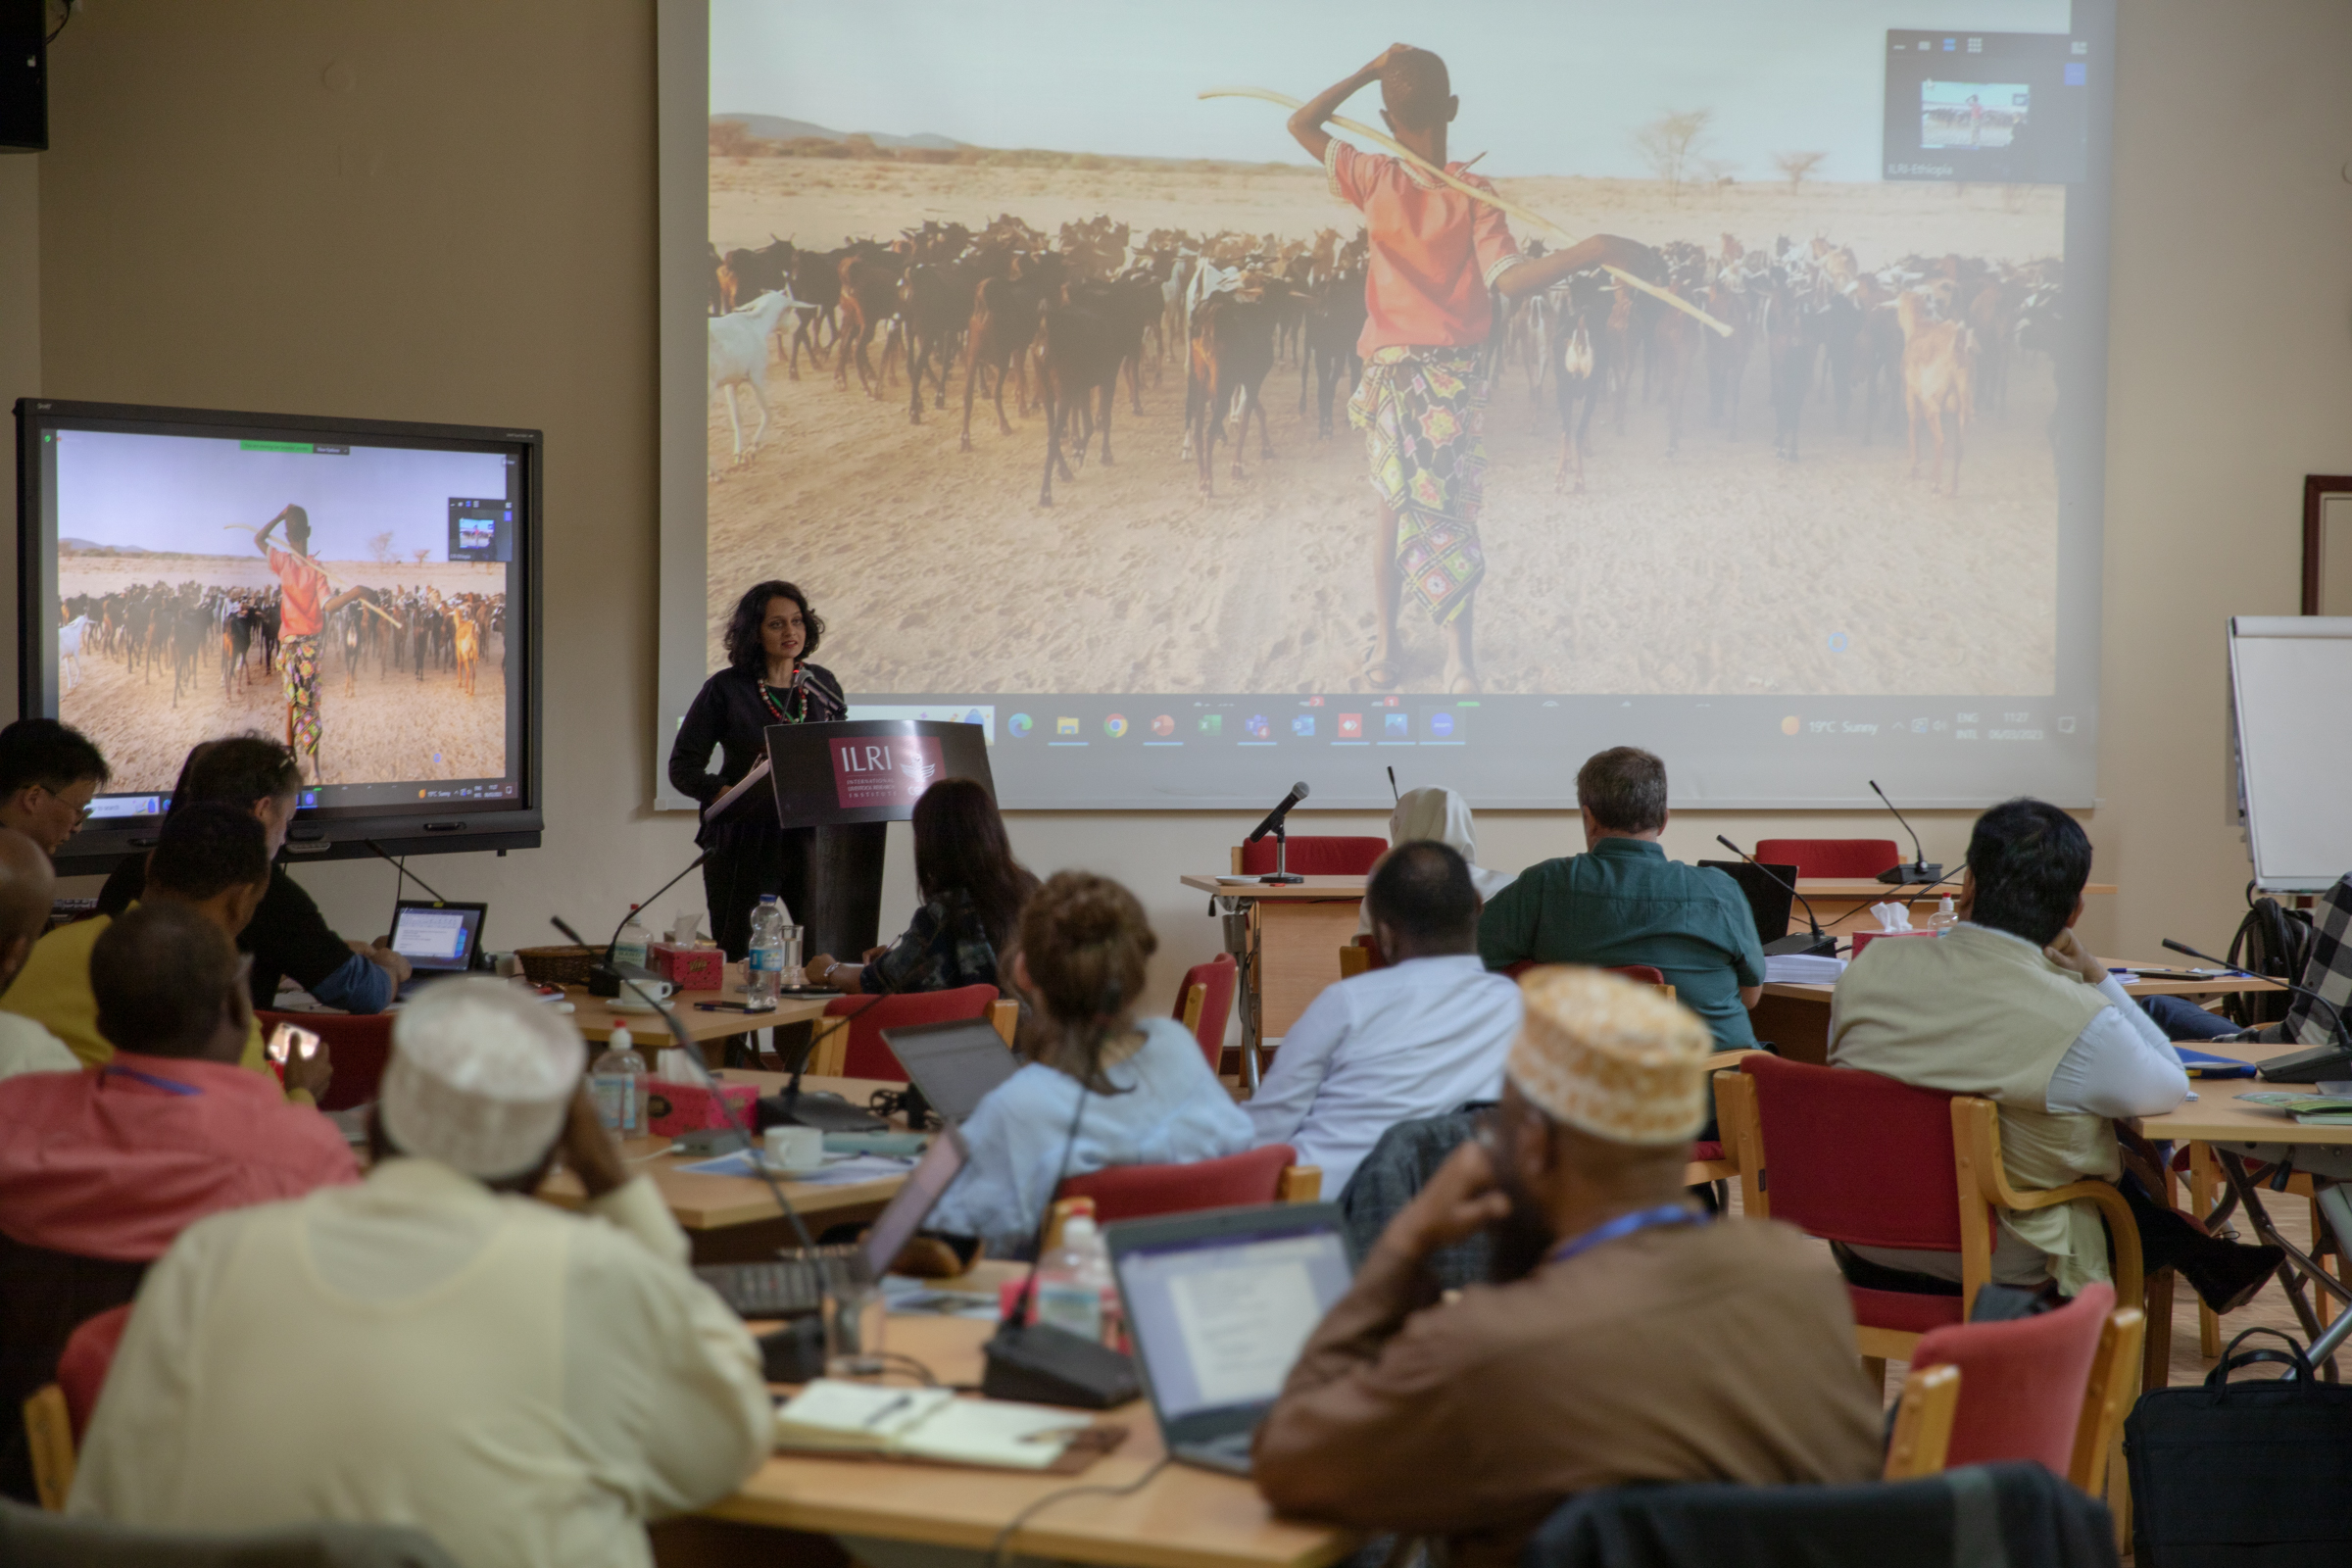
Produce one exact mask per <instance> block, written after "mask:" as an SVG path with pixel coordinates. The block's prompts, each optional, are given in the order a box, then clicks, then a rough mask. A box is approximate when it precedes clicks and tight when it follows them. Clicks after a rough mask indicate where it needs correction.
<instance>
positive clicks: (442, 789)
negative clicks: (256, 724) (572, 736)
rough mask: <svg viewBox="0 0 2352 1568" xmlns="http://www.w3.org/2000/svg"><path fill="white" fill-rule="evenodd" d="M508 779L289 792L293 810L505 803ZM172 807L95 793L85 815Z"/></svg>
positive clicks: (108, 816)
mask: <svg viewBox="0 0 2352 1568" xmlns="http://www.w3.org/2000/svg"><path fill="white" fill-rule="evenodd" d="M521 793H522V791H521V787H520V786H519V785H518V784H516V783H515V780H513V779H503V778H452V779H432V780H428V781H423V782H419V781H417V780H411V781H409V782H407V783H405V784H326V785H316V786H314V785H305V786H304V787H303V790H302V793H301V794H300V795H299V796H297V797H296V798H295V803H294V805H295V809H296V810H297V811H341V810H358V809H367V808H369V807H385V806H417V805H418V804H423V805H427V806H430V805H435V804H438V803H442V802H449V801H456V802H461V803H465V804H469V805H511V804H514V803H515V802H516V801H518V800H519V799H520V797H521ZM170 809H172V796H171V794H170V792H168V791H167V792H165V793H162V794H152V795H101V796H99V797H98V798H97V799H96V800H93V801H92V802H90V820H91V821H92V822H97V823H103V822H107V821H113V820H117V819H133V820H135V819H138V818H142V817H156V816H162V815H163V814H164V813H165V812H166V811H168V810H170Z"/></svg>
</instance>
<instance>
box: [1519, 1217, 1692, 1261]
mask: <svg viewBox="0 0 2352 1568" xmlns="http://www.w3.org/2000/svg"><path fill="white" fill-rule="evenodd" d="M1706 1222H1707V1216H1706V1215H1704V1214H1702V1213H1700V1212H1699V1211H1698V1210H1696V1209H1694V1208H1690V1207H1687V1206H1686V1205H1684V1204H1682V1203H1660V1204H1659V1205H1658V1206H1657V1207H1655V1208H1638V1209H1635V1210H1634V1211H1633V1212H1632V1213H1631V1214H1620V1215H1618V1216H1617V1217H1616V1218H1615V1219H1613V1220H1610V1221H1609V1222H1608V1223H1607V1224H1606V1225H1595V1226H1594V1227H1593V1229H1591V1230H1589V1231H1587V1232H1585V1233H1584V1234H1583V1235H1582V1236H1571V1237H1569V1238H1568V1240H1566V1241H1564V1242H1562V1243H1561V1244H1560V1245H1559V1246H1557V1247H1555V1248H1553V1249H1552V1250H1551V1252H1550V1254H1549V1255H1548V1256H1546V1257H1545V1258H1544V1261H1545V1262H1546V1263H1565V1262H1567V1261H1568V1260H1569V1259H1570V1258H1572V1257H1576V1256H1578V1255H1580V1254H1582V1253H1585V1252H1589V1251H1591V1250H1593V1248H1595V1247H1598V1246H1600V1245H1602V1244H1603V1243H1605V1242H1614V1241H1619V1240H1622V1239H1623V1238H1625V1237H1628V1236H1631V1235H1633V1234H1634V1232H1636V1231H1645V1230H1648V1229H1649V1228H1650V1227H1651V1226H1653V1225H1704V1224H1705V1223H1706Z"/></svg>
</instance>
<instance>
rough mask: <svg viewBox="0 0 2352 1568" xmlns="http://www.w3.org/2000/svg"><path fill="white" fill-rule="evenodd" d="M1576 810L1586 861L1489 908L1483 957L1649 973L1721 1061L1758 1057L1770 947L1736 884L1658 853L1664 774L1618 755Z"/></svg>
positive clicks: (1589, 774) (1533, 876) (1531, 877)
mask: <svg viewBox="0 0 2352 1568" xmlns="http://www.w3.org/2000/svg"><path fill="white" fill-rule="evenodd" d="M1576 804H1577V806H1578V808H1579V809H1581V810H1582V811H1583V812H1584V818H1585V853H1584V854H1583V855H1572V856H1568V857H1566V858H1562V859H1556V860H1545V861H1544V862H1542V863H1541V864H1538V865H1531V866H1529V867H1528V868H1527V869H1526V870H1524V871H1522V872H1520V873H1519V877H1518V880H1516V881H1514V882H1513V883H1512V884H1511V885H1510V886H1509V887H1507V888H1504V889H1503V890H1502V891H1501V892H1500V893H1497V894H1495V897H1494V898H1493V899H1491V900H1490V901H1488V904H1487V907H1486V912H1485V913H1484V914H1483V915H1481V916H1480V917H1479V922H1478V956H1480V957H1482V958H1484V959H1485V960H1486V963H1487V967H1488V968H1490V969H1499V968H1501V967H1502V966H1503V965H1505V964H1508V963H1516V962H1517V961H1519V960H1520V959H1522V958H1533V959H1535V960H1536V961H1537V962H1538V963H1587V964H1592V965H1593V966H1594V967H1595V968H1602V969H1611V968H1616V967H1618V966H1619V965H1622V964H1629V963H1646V964H1649V965H1651V966H1652V967H1653V968H1656V969H1657V970H1659V971H1660V972H1661V973H1663V974H1664V975H1665V976H1666V982H1667V984H1669V985H1671V986H1673V987H1674V997H1675V1000H1676V1001H1677V1002H1680V1003H1681V1004H1682V1005H1684V1006H1686V1007H1689V1008H1690V1009H1691V1011H1692V1012H1695V1013H1697V1014H1698V1015H1699V1016H1700V1017H1701V1018H1704V1019H1705V1020H1706V1022H1707V1027H1708V1028H1709V1029H1710V1030H1712V1031H1713V1033H1714V1036H1715V1049H1716V1050H1717V1051H1738V1050H1740V1049H1742V1048H1745V1047H1750V1046H1753V1045H1754V1044H1755V1043H1756V1032H1755V1030H1754V1029H1753V1028H1752V1027H1750V1026H1749V1024H1748V1020H1747V1010H1748V1009H1749V1008H1750V1007H1753V1006H1754V1005H1756V1002H1757V1000H1758V999H1759V998H1761V997H1762V996H1763V995H1764V945H1763V943H1762V942H1761V941H1760V940H1759V939H1758V938H1757V936H1756V921H1755V916H1754V915H1753V914H1752V913H1750V912H1749V910H1748V907H1747V900H1746V898H1745V897H1744V896H1743V895H1742V894H1741V893H1740V885H1739V884H1738V883H1736V882H1734V881H1733V880H1732V879H1731V878H1730V877H1728V876H1726V875H1724V874H1723V873H1722V872H1721V871H1715V870H1709V869H1706V868H1703V867H1700V866H1693V865H1685V864H1684V863H1683V862H1682V861H1680V860H1669V859H1668V858H1666V852H1665V851H1664V850H1663V849H1661V848H1659V846H1658V835H1659V834H1660V833H1662V832H1664V831H1665V829H1666V816H1667V811H1666V764H1665V763H1664V762H1661V761H1659V760H1657V759H1656V758H1655V757H1653V756H1651V755H1650V754H1649V753H1647V752H1644V751H1642V750H1640V749H1638V748H1636V747H1632V746H1615V747H1611V748H1610V749H1609V750H1607V751H1605V752H1601V753H1598V754H1597V755H1595V756H1594V757H1593V758H1592V759H1591V760H1588V761H1587V762H1586V763H1585V765H1584V766H1583V767H1582V768H1580V769H1578V770H1577V775H1576Z"/></svg>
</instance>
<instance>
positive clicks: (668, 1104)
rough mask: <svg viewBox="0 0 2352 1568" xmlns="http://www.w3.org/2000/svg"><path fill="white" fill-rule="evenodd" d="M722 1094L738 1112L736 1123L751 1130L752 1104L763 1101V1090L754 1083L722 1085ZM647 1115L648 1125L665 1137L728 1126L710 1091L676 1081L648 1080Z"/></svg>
mask: <svg viewBox="0 0 2352 1568" xmlns="http://www.w3.org/2000/svg"><path fill="white" fill-rule="evenodd" d="M719 1091H720V1093H722V1094H724V1095H725V1096H726V1097H727V1107H728V1108H729V1109H730V1110H732V1111H734V1113H735V1120H736V1121H737V1122H739V1123H741V1124H742V1125H743V1126H745V1127H749V1126H750V1125H751V1124H752V1102H753V1101H755V1100H758V1099H759V1098H760V1091H759V1090H757V1089H754V1088H753V1087H752V1086H751V1085H750V1084H721V1085H719ZM645 1113H646V1114H645V1119H646V1125H647V1126H648V1127H650V1128H652V1129H653V1131H654V1132H655V1133H656V1134H658V1135H659V1136H661V1137H663V1138H675V1137H677V1136H678V1135H679V1134H681V1133H696V1132H701V1131H702V1130H703V1129H704V1128H706V1127H724V1126H726V1124H727V1119H726V1118H725V1117H724V1116H722V1115H720V1114H719V1111H718V1102H717V1101H716V1100H715V1099H713V1098H712V1097H711V1091H710V1090H708V1089H706V1088H704V1087H703V1086H702V1085H701V1084H682V1083H679V1082H678V1081H677V1080H676V1079H674V1078H648V1079H647V1080H646V1081H645Z"/></svg>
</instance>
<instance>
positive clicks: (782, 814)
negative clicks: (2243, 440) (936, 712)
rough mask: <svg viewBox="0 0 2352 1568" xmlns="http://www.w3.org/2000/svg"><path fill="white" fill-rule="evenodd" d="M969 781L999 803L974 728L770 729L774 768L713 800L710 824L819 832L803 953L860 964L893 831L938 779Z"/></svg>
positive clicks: (870, 721)
mask: <svg viewBox="0 0 2352 1568" xmlns="http://www.w3.org/2000/svg"><path fill="white" fill-rule="evenodd" d="M947 778H968V779H972V780H974V781H975V782H977V783H978V784H979V785H980V787H981V788H982V789H985V790H987V791H988V793H989V797H990V798H991V799H992V800H993V799H994V798H995V797H996V793H997V788H996V780H995V777H994V776H993V775H992V774H991V773H990V771H989V766H988V741H987V734H986V732H985V731H984V730H983V729H982V728H981V726H979V725H977V724H944V723H940V722H938V721H936V720H932V719H917V718H854V719H844V720H840V721H838V722H835V723H831V724H770V725H769V726H768V727H767V759H766V760H764V761H762V762H760V764H759V765H758V766H757V767H754V768H753V769H752V771H751V772H750V773H748V774H746V775H744V779H743V782H741V783H740V784H737V785H736V786H735V787H734V788H733V789H731V790H729V791H727V793H726V794H724V795H722V796H720V797H719V798H718V799H717V800H715V801H712V802H711V805H710V808H709V809H707V810H705V811H704V813H703V819H704V821H706V822H724V821H727V820H730V819H740V818H741V817H743V816H745V815H748V814H751V813H754V812H759V811H770V810H772V811H773V812H774V813H775V816H776V822H777V824H778V825H779V826H781V827H786V828H811V829H813V830H814V832H813V835H812V839H811V842H810V844H809V907H808V908H806V909H795V910H794V911H793V915H794V917H795V918H796V919H798V920H799V921H800V922H801V923H802V924H803V925H804V926H805V927H807V932H806V935H805V936H804V938H803V942H802V951H803V952H804V953H830V954H833V955H835V956H851V957H855V956H857V955H858V954H861V953H863V952H865V951H866V950H867V949H868V948H871V947H873V946H874V945H875V944H876V943H877V942H879V941H880V940H881V922H882V866H883V856H884V852H885V850H886V849H887V848H888V844H889V831H890V824H891V823H893V822H904V821H907V819H908V818H910V817H912V816H913V815H914V803H915V802H916V801H918V800H920V799H921V798H922V794H923V791H925V790H927V789H929V788H930V787H931V786H932V785H933V784H936V783H938V782H939V781H940V780H941V779H947Z"/></svg>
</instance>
